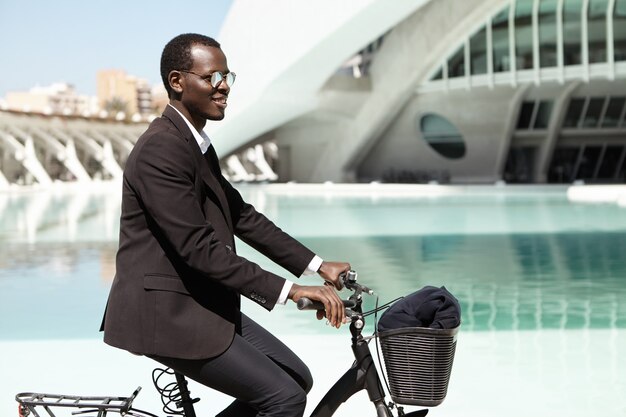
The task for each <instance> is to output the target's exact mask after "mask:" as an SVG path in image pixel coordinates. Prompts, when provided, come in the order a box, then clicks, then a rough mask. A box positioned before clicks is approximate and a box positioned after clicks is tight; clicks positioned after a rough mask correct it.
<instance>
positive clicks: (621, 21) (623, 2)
mask: <svg viewBox="0 0 626 417" xmlns="http://www.w3.org/2000/svg"><path fill="white" fill-rule="evenodd" d="M613 44H614V45H615V50H614V56H615V61H626V0H616V1H615V11H614V12H613Z"/></svg>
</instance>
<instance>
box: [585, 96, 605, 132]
mask: <svg viewBox="0 0 626 417" xmlns="http://www.w3.org/2000/svg"><path fill="white" fill-rule="evenodd" d="M603 107H604V97H593V98H590V99H589V103H587V111H586V112H585V115H584V116H583V123H582V127H586V128H596V127H598V122H600V116H601V115H602V108H603Z"/></svg>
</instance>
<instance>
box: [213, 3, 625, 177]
mask: <svg viewBox="0 0 626 417" xmlns="http://www.w3.org/2000/svg"><path fill="white" fill-rule="evenodd" d="M220 40H221V41H222V46H223V48H224V50H225V52H226V54H227V56H228V57H229V66H230V68H231V69H232V70H234V71H236V72H237V74H238V78H237V84H236V86H235V88H233V91H232V92H231V99H230V101H229V105H230V107H229V109H228V110H229V114H228V115H227V117H226V119H225V121H224V122H221V124H219V125H216V126H215V130H214V131H213V137H214V139H215V140H214V142H215V143H216V146H217V147H218V148H219V149H218V150H220V151H221V154H222V155H226V154H228V153H232V152H237V151H241V150H243V149H245V148H247V147H248V146H249V145H250V144H251V143H253V144H254V143H264V142H268V141H271V142H273V143H275V144H276V147H277V153H278V163H277V164H278V165H277V171H278V174H279V180H285V181H286V180H296V181H300V182H319V181H326V180H332V181H356V182H367V181H383V182H430V181H438V182H442V183H448V182H450V183H490V182H494V181H499V180H504V181H506V182H527V183H545V182H549V183H568V182H573V181H576V180H583V181H585V182H600V183H614V182H622V183H623V182H625V181H626V174H625V171H626V162H625V157H626V120H624V112H625V110H626V106H625V103H626V0H431V1H427V0H393V1H389V0H359V1H357V0H352V1H350V0H346V1H342V2H334V1H331V0H320V1H315V2H293V1H288V0H282V1H277V0H266V1H260V0H235V2H234V4H233V6H232V9H231V11H230V14H229V16H228V18H227V20H226V22H225V25H224V27H223V30H222V33H221V35H220Z"/></svg>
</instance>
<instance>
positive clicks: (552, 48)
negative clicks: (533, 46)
mask: <svg viewBox="0 0 626 417" xmlns="http://www.w3.org/2000/svg"><path fill="white" fill-rule="evenodd" d="M557 5H558V0H541V3H539V16H538V19H539V66H541V67H542V68H545V67H556V65H557V45H556V44H557V38H556V8H557Z"/></svg>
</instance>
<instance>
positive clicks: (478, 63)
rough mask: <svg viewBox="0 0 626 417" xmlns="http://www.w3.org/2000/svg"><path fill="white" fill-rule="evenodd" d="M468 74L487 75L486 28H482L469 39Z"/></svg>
mask: <svg viewBox="0 0 626 417" xmlns="http://www.w3.org/2000/svg"><path fill="white" fill-rule="evenodd" d="M470 60H471V62H470V64H471V65H470V73H471V74H472V75H479V74H486V73H487V28H486V27H483V28H482V29H481V30H479V31H478V32H476V33H475V34H474V35H473V36H472V37H471V38H470Z"/></svg>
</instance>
